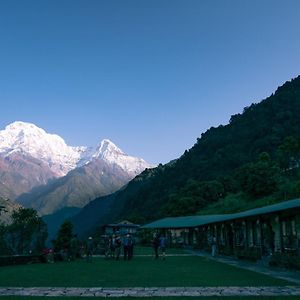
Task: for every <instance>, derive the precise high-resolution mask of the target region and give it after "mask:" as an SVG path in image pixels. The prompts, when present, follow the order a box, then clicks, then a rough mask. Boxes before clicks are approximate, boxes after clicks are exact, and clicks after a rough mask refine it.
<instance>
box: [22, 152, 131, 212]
mask: <svg viewBox="0 0 300 300" xmlns="http://www.w3.org/2000/svg"><path fill="white" fill-rule="evenodd" d="M131 179H132V177H131V176H130V175H129V174H128V173H127V172H125V171H124V170H123V169H122V168H120V167H119V166H118V165H115V164H108V163H107V162H105V161H103V160H100V159H97V158H95V159H94V160H93V161H92V162H90V163H88V164H86V165H84V166H82V167H80V168H77V169H75V170H73V171H71V172H69V173H68V174H67V175H66V176H64V177H61V178H59V179H56V180H53V181H52V182H50V183H49V184H47V185H44V186H39V187H37V188H35V189H33V190H32V191H31V192H30V193H28V194H23V195H21V196H20V197H18V198H17V200H16V201H17V202H18V203H20V204H22V205H23V206H25V207H32V208H34V209H36V210H37V211H39V213H40V214H42V215H44V214H50V213H53V212H55V211H57V210H60V209H62V208H63V207H83V206H85V205H86V204H87V203H88V202H89V201H90V200H92V199H95V198H96V197H99V196H104V195H107V194H111V193H113V192H115V191H116V190H118V189H119V188H121V187H122V186H123V185H124V184H126V183H127V182H128V181H129V180H131Z"/></svg>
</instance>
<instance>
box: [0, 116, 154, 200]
mask: <svg viewBox="0 0 300 300" xmlns="http://www.w3.org/2000/svg"><path fill="white" fill-rule="evenodd" d="M101 162H102V163H101ZM100 165H101V168H100ZM103 165H105V166H106V167H105V170H107V172H106V171H103ZM84 166H89V167H88V168H86V169H84V170H85V171H84V172H85V174H84V175H82V172H83V171H82V170H83V169H81V167H84ZM150 167H151V165H150V164H148V163H146V162H145V161H144V160H143V159H140V158H136V157H132V156H129V155H127V154H125V153H124V152H123V151H122V150H120V149H119V148H118V147H117V146H116V145H115V144H114V143H112V142H111V141H110V140H108V139H105V140H103V141H101V143H100V145H99V146H98V147H86V146H80V147H72V146H69V145H67V144H66V143H65V141H64V140H63V139H62V138H61V137H60V136H58V135H56V134H49V133H47V132H45V130H43V129H42V128H39V127H37V126H36V125H34V124H31V123H25V122H19V121H18V122H14V123H12V124H10V125H8V126H6V128H5V129H4V130H1V131H0V187H1V188H0V196H3V197H9V198H11V199H16V198H17V197H19V196H20V195H22V194H24V193H28V192H30V191H31V190H32V189H33V188H35V187H37V186H40V185H47V183H48V182H49V180H52V181H53V180H55V179H57V178H61V177H65V176H66V175H67V174H69V173H70V171H73V170H74V171H75V170H77V169H78V172H76V174H78V175H76V176H75V177H76V178H79V176H87V174H86V173H89V174H88V176H89V178H91V177H93V178H94V179H95V180H92V181H91V182H95V184H96V185H97V184H98V183H99V182H100V181H102V185H101V187H100V186H99V184H98V186H97V187H95V189H94V188H92V187H90V193H89V197H88V198H91V197H92V196H93V195H94V194H95V193H96V195H98V194H99V190H100V189H102V190H101V194H107V193H109V192H111V191H112V190H116V189H118V188H120V187H121V186H122V185H124V184H126V183H127V182H128V181H129V180H130V179H132V178H133V177H135V176H136V175H138V174H139V173H141V172H142V171H143V170H144V169H145V168H150ZM86 170H88V172H87V171H86ZM105 172H106V174H104V173H105ZM114 172H115V173H114ZM108 174H109V175H108ZM121 174H122V176H121ZM102 175H103V176H102ZM101 176H102V177H103V178H102V177H101ZM118 176H119V177H118ZM72 178H74V175H72ZM96 178H98V179H97V180H96ZM109 178H111V179H109ZM72 180H73V181H74V179H72ZM109 180H111V183H110V182H109ZM75 181H78V179H76V180H75ZM103 181H105V184H104V183H103ZM71 186H72V185H71V184H68V188H64V194H65V196H66V195H69V194H70V193H72V192H73V190H72V191H71V189H72V188H71ZM108 186H109V187H110V188H109V189H108V188H107V187H108ZM104 187H106V188H104ZM75 188H77V189H78V186H77V187H75V184H74V189H75ZM77 196H78V195H77ZM27 198H28V197H27ZM29 198H30V197H29ZM27 203H28V202H27Z"/></svg>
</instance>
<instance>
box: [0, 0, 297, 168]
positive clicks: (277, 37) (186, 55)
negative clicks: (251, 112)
mask: <svg viewBox="0 0 300 300" xmlns="http://www.w3.org/2000/svg"><path fill="white" fill-rule="evenodd" d="M299 74H300V1H298V0H282V1H278V0H226V1H224V0H201V1H200V0H182V1H178V0H107V1H105V0H102V1H100V0H88V1H86V0H35V1H32V0H26V1H23V0H19V1H17V0H1V1H0V114H1V118H0V129H4V128H5V126H6V125H8V124H10V123H12V122H14V121H24V122H31V123H34V124H36V125H37V126H39V127H41V128H43V129H44V130H46V131H47V132H49V133H56V134H58V135H60V136H61V137H62V138H64V140H65V141H66V143H67V144H68V145H72V146H80V145H85V146H96V145H97V144H99V142H100V141H101V140H102V139H104V138H108V139H110V140H111V141H113V142H114V143H115V144H116V145H117V146H118V147H120V148H121V149H122V150H123V151H125V152H126V153H128V154H130V155H134V156H138V157H142V158H144V159H145V160H146V161H148V162H149V163H153V164H158V163H167V162H168V161H170V160H172V159H175V158H178V157H179V156H180V155H182V153H183V152H184V151H185V150H186V149H189V148H190V147H192V146H193V144H194V143H195V142H196V139H197V138H198V137H200V136H201V133H203V132H205V131H206V130H207V129H209V128H210V127H212V126H214V127H216V126H218V125H220V124H223V125H225V124H227V123H228V121H229V119H230V116H231V115H234V114H237V113H240V112H242V110H243V108H244V107H246V106H249V105H250V104H251V103H254V102H255V103H257V102H259V101H261V100H263V99H264V98H266V97H267V96H269V95H270V94H272V93H273V92H274V91H275V90H276V88H277V87H278V86H280V85H282V84H283V83H284V82H286V81H288V80H290V79H292V78H294V77H296V76H298V75H299Z"/></svg>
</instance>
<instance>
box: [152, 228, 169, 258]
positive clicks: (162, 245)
mask: <svg viewBox="0 0 300 300" xmlns="http://www.w3.org/2000/svg"><path fill="white" fill-rule="evenodd" d="M152 247H153V251H154V258H155V259H158V258H159V250H160V251H161V254H162V259H163V260H165V259H166V238H165V236H163V235H159V234H158V233H156V234H155V235H154V237H153V240H152Z"/></svg>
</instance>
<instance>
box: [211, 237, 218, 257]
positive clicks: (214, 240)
mask: <svg viewBox="0 0 300 300" xmlns="http://www.w3.org/2000/svg"><path fill="white" fill-rule="evenodd" d="M216 254H217V238H216V236H215V235H213V236H212V239H211V256H212V257H215V256H216Z"/></svg>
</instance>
